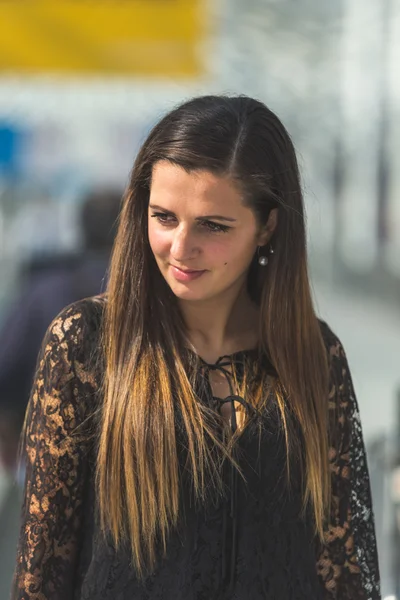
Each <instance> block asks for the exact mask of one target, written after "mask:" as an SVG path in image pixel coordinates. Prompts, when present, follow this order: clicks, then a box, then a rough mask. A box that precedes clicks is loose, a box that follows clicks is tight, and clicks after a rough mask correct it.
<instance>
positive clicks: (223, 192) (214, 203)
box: [150, 162, 245, 214]
mask: <svg viewBox="0 0 400 600" xmlns="http://www.w3.org/2000/svg"><path fill="white" fill-rule="evenodd" d="M150 204H157V205H159V206H161V207H163V208H166V209H169V210H172V211H173V210H174V209H173V208H171V206H172V205H174V206H175V207H176V208H177V209H178V208H181V209H184V208H186V209H190V208H197V209H201V210H210V209H213V210H215V209H217V208H219V209H220V210H221V209H225V210H235V209H238V210H239V209H241V208H242V209H244V208H245V207H244V206H243V199H242V195H241V194H240V192H239V190H238V188H237V187H236V185H235V184H234V182H233V181H232V180H231V179H229V178H227V177H221V176H218V175H215V174H214V173H211V172H209V171H190V172H188V171H185V169H183V168H182V167H179V166H177V165H173V164H171V163H167V162H162V163H158V164H156V165H155V167H154V169H153V176H152V181H151V187H150ZM174 212H175V211H174ZM215 214H216V213H215Z"/></svg>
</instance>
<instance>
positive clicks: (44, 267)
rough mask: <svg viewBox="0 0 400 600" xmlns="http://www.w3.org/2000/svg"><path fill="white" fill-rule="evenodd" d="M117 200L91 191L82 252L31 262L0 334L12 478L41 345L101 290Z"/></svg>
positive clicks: (2, 422)
mask: <svg viewBox="0 0 400 600" xmlns="http://www.w3.org/2000/svg"><path fill="white" fill-rule="evenodd" d="M120 201H121V193H120V192H119V191H118V190H116V189H112V188H109V189H106V188H104V189H98V190H95V191H92V192H91V193H90V194H88V196H87V197H86V198H85V199H84V201H83V204H82V207H81V212H80V215H79V217H80V220H79V223H78V226H79V228H80V231H81V233H82V237H83V249H82V252H81V253H80V254H68V255H60V256H49V257H44V258H43V257H42V258H33V259H32V260H31V261H30V262H29V264H26V265H25V267H24V268H23V269H22V272H21V277H20V279H21V286H20V290H19V293H18V296H17V298H16V299H15V300H14V302H13V304H12V307H11V308H10V310H9V312H8V314H6V316H5V321H4V325H3V327H2V330H1V331H0V342H1V343H0V459H1V462H2V465H3V467H4V468H5V470H6V471H7V472H8V473H10V474H11V475H12V474H13V473H14V472H15V467H16V457H17V449H18V442H19V436H20V433H21V429H22V424H23V419H24V415H25V410H26V405H27V403H28V399H29V394H30V390H31V386H32V379H33V375H34V372H35V365H36V360H37V355H38V352H39V349H40V344H41V341H42V339H43V336H44V334H45V332H46V329H47V327H48V326H49V324H50V323H51V321H52V320H53V319H54V317H55V316H56V315H57V314H58V313H59V312H60V311H61V309H62V308H64V307H65V306H66V305H68V304H71V303H72V302H74V301H76V300H79V299H81V298H85V297H87V296H93V295H94V294H97V293H99V292H100V291H101V289H102V287H105V283H104V279H105V276H106V271H107V266H108V261H109V257H110V252H111V247H112V244H113V240H114V230H115V222H116V220H117V217H118V212H119V208H120Z"/></svg>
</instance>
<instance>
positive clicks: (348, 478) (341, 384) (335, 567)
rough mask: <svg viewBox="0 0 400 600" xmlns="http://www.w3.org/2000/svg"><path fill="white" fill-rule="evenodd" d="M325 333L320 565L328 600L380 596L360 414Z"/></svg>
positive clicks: (339, 351) (342, 358)
mask: <svg viewBox="0 0 400 600" xmlns="http://www.w3.org/2000/svg"><path fill="white" fill-rule="evenodd" d="M324 333H325V332H324ZM326 335H327V337H328V347H329V358H330V395H329V417H330V432H331V444H330V452H329V458H330V466H331V474H332V495H331V498H332V499H331V503H332V505H331V513H330V522H329V523H328V525H327V527H326V530H325V545H324V547H322V548H321V547H320V548H319V552H318V559H317V569H318V574H319V577H320V579H321V581H322V583H323V586H324V589H325V591H326V594H325V596H324V597H325V598H326V600H333V599H335V600H336V599H337V600H379V599H380V598H381V595H380V580H379V567H378V557H377V550H376V539H375V525H374V517H373V511H372V502H371V490H370V482H369V474H368V466H367V459H366V453H365V447H364V441H363V435H362V429H361V422H360V414H359V410H358V404H357V399H356V396H355V393H354V388H353V383H352V380H351V375H350V371H349V367H348V363H347V359H346V355H345V352H344V349H343V347H342V345H341V343H340V342H339V340H338V339H337V338H336V337H335V336H334V335H333V334H332V332H330V331H329V330H328V329H327V331H326Z"/></svg>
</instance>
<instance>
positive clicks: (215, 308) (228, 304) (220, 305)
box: [180, 290, 259, 363]
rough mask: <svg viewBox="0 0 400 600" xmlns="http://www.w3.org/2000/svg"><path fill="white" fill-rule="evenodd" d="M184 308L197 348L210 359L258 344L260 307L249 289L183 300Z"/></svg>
mask: <svg viewBox="0 0 400 600" xmlns="http://www.w3.org/2000/svg"><path fill="white" fill-rule="evenodd" d="M180 308H181V312H182V315H183V319H184V322H185V324H186V328H187V332H188V338H189V341H190V343H191V344H192V346H193V349H194V350H195V351H196V353H197V354H199V355H200V356H201V357H202V358H203V359H204V360H206V361H207V362H209V363H214V362H216V360H218V358H219V357H220V356H223V355H230V354H233V353H234V352H238V351H239V350H247V349H250V348H254V347H256V346H257V343H258V338H259V336H258V323H259V311H258V308H257V306H256V305H255V304H254V303H253V302H252V301H251V299H250V297H249V295H248V293H247V291H246V290H242V291H241V292H240V293H239V294H238V295H236V296H233V295H232V294H231V295H229V294H225V297H218V298H212V299H210V300H207V301H202V302H185V301H183V302H181V303H180Z"/></svg>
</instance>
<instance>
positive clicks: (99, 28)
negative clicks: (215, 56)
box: [0, 0, 204, 77]
mask: <svg viewBox="0 0 400 600" xmlns="http://www.w3.org/2000/svg"><path fill="white" fill-rule="evenodd" d="M202 9H203V11H204V4H203V2H202V0H0V71H3V72H4V71H12V72H25V73H26V72H30V73H37V72H43V71H45V72H63V73H81V74H84V73H104V74H132V75H145V76H148V75H150V76H168V77H180V76H195V75H198V74H200V72H201V61H200V58H201V57H200V56H199V43H200V41H201V39H202V36H203V22H204V14H203V13H202Z"/></svg>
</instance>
